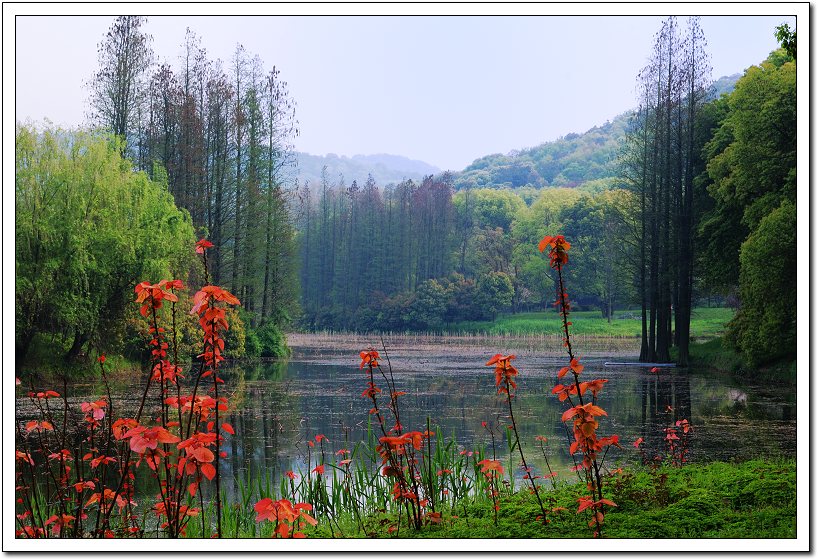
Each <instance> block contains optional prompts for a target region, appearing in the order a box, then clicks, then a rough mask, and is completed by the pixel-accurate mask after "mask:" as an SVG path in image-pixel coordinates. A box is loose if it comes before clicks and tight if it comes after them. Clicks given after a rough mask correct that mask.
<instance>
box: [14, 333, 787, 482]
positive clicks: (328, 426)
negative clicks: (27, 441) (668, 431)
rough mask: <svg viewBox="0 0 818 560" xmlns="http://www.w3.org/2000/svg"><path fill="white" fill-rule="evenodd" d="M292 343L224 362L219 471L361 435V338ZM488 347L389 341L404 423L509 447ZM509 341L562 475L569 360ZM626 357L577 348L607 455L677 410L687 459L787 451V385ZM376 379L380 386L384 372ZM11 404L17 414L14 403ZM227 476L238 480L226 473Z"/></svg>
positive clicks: (287, 461)
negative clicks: (225, 400) (321, 440)
mask: <svg viewBox="0 0 818 560" xmlns="http://www.w3.org/2000/svg"><path fill="white" fill-rule="evenodd" d="M291 345H292V346H293V355H292V357H291V358H290V359H289V360H286V361H270V362H261V363H254V364H244V365H238V366H231V367H229V368H225V370H224V371H223V372H222V377H223V378H224V379H225V382H226V383H225V387H226V393H228V394H230V395H231V403H232V406H231V410H233V411H232V412H230V413H229V414H228V417H227V418H225V419H224V420H225V421H227V422H230V423H231V424H232V425H233V427H234V429H235V432H236V434H235V436H229V437H228V438H227V440H226V444H225V451H227V453H228V457H227V458H225V459H223V460H222V463H221V466H222V472H223V474H224V475H226V476H231V477H233V478H234V479H235V478H239V479H242V480H247V479H248V478H250V479H254V478H256V477H258V476H259V474H260V473H262V474H264V475H266V476H270V477H272V479H273V480H274V481H275V480H277V479H279V477H280V476H281V475H282V473H284V472H285V471H288V470H294V471H299V470H301V471H302V472H303V471H305V469H306V468H307V460H306V458H307V453H308V449H309V452H310V453H311V455H312V463H311V466H314V465H315V453H316V450H317V448H316V449H310V448H308V446H307V445H306V442H307V441H310V440H314V437H315V436H316V435H317V434H323V435H325V436H326V437H327V438H328V440H329V443H326V442H325V451H326V453H327V462H333V459H331V458H330V455H332V457H333V458H334V453H335V451H337V450H338V449H341V448H347V449H352V448H353V446H354V443H355V442H358V441H361V440H363V439H365V438H366V433H367V423H368V418H369V409H370V408H371V401H369V399H367V398H364V397H362V396H361V393H362V392H363V391H364V389H366V387H367V381H368V376H367V374H366V371H365V370H361V369H360V368H359V364H360V359H359V357H358V351H359V350H360V349H361V348H363V347H364V346H363V345H360V344H359V342H358V341H346V342H345V343H344V344H342V345H341V344H340V343H339V346H337V347H333V345H332V343H327V341H326V340H323V341H322V340H321V339H319V338H315V339H311V338H310V337H309V336H303V335H301V336H299V337H298V339H297V340H294V341H291ZM488 348H489V347H488V346H484V345H482V344H478V345H462V344H451V343H447V342H445V341H438V342H427V343H424V344H416V343H411V341H406V342H404V343H401V344H395V346H392V347H390V348H389V358H390V361H391V366H392V370H393V372H394V379H395V384H396V388H397V390H399V391H404V392H405V393H406V394H405V395H403V396H401V397H400V399H399V403H400V407H401V421H402V424H403V426H404V429H405V430H407V431H409V430H421V431H422V430H425V429H426V425H427V418H428V422H429V423H430V425H431V426H432V429H433V431H438V428H439V432H442V433H443V434H445V436H446V438H447V439H450V438H454V439H456V441H457V444H458V446H459V447H461V448H462V449H464V450H473V449H474V448H475V447H477V446H479V445H484V446H486V448H487V450H488V452H489V453H491V436H490V433H489V431H488V430H487V429H486V428H484V427H483V425H482V423H483V422H487V425H488V426H489V427H494V428H495V433H496V434H498V435H496V436H495V437H496V438H497V439H496V442H497V443H496V450H497V455H498V458H499V457H504V458H507V457H508V453H507V447H506V444H505V440H504V435H503V432H504V431H505V426H506V425H507V424H508V417H507V414H508V411H507V404H506V401H505V399H504V398H503V397H501V396H498V395H497V391H496V388H495V386H494V373H493V368H491V367H486V366H485V363H486V361H487V360H488V359H489V358H490V357H491V356H492V355H493V354H494V353H495V352H496V351H495V350H494V349H488ZM500 351H501V352H503V353H508V352H515V349H514V347H513V346H511V347H507V348H505V349H503V348H501V349H500ZM518 352H519V354H518V358H517V359H516V360H515V362H514V364H515V365H516V367H517V368H518V370H519V372H520V373H519V375H518V376H517V383H518V387H517V397H516V398H515V399H514V407H515V417H516V419H517V423H518V427H519V430H520V436H521V439H522V441H523V445H524V449H525V450H526V452H527V456H528V459H529V462H530V463H533V464H534V466H535V469H538V470H540V471H543V470H545V462H544V460H543V458H542V454H541V452H540V450H539V448H538V447H535V441H534V437H535V436H537V435H543V436H545V437H546V438H548V443H547V444H546V449H547V451H548V458H549V462H550V466H551V468H552V469H553V470H555V471H558V472H559V473H560V474H561V475H564V476H563V477H562V478H567V477H570V476H572V475H571V474H570V472H569V471H570V467H571V466H573V462H572V459H571V457H570V456H569V455H568V453H567V447H568V439H567V435H566V428H565V426H564V425H563V423H562V422H561V421H560V417H561V415H562V413H563V411H564V410H565V408H566V405H565V404H564V403H560V402H559V401H558V399H557V398H556V396H554V395H552V394H551V389H552V387H553V386H554V385H555V384H556V382H557V380H556V372H557V371H558V370H559V368H560V367H562V366H563V365H566V362H567V360H566V359H565V358H564V357H562V356H560V355H559V350H558V349H553V348H552V349H543V350H542V351H540V350H538V349H537V348H531V347H526V348H521V349H520V350H518ZM381 356H382V358H383V356H384V353H383V351H381ZM632 359H633V356H628V355H625V354H622V353H621V352H620V353H618V354H617V355H616V356H614V357H611V356H609V355H607V356H606V355H604V354H600V353H599V352H596V353H593V354H591V355H590V356H587V357H585V358H582V363H583V364H584V365H585V371H584V372H583V375H582V378H583V379H585V380H590V379H594V378H606V379H608V380H609V382H608V383H607V385H606V386H605V388H604V390H603V391H602V392H601V393H600V396H599V401H598V404H599V405H600V406H601V407H602V408H604V409H605V410H606V411H607V412H608V416H607V417H603V418H601V419H600V426H599V434H600V435H602V436H605V435H611V434H617V435H619V438H620V441H621V443H622V449H616V448H611V452H610V453H609V455H608V457H607V458H606V460H605V465H606V466H607V467H609V468H615V467H616V466H617V465H624V464H627V463H635V462H638V461H639V454H638V453H637V451H636V450H635V449H634V447H633V446H632V442H633V441H634V440H635V439H636V438H638V437H642V438H644V440H645V443H644V447H645V449H646V451H648V452H649V453H651V454H653V453H656V452H662V450H663V449H664V444H663V438H664V433H663V429H664V428H665V427H667V426H669V425H672V424H673V422H675V421H676V420H679V419H688V420H689V421H690V423H691V424H692V426H693V432H692V439H691V443H690V445H691V447H690V460H691V461H694V462H708V461H715V460H722V461H729V460H742V459H748V458H753V457H759V456H785V457H794V456H795V452H796V404H795V390H794V388H793V389H791V390H788V392H784V393H782V390H781V388H780V387H773V388H766V389H765V388H764V387H762V386H759V385H755V384H751V383H746V382H744V381H741V380H737V379H733V378H730V377H726V376H724V375H721V374H717V373H715V372H709V371H687V370H680V369H671V368H668V369H662V370H661V372H660V373H659V374H652V373H650V370H649V368H646V367H640V366H617V367H611V366H606V365H605V363H606V362H609V361H614V360H615V361H629V360H632ZM384 365H385V362H384ZM385 369H386V368H385ZM376 384H378V385H379V386H381V387H383V388H385V383H383V382H382V380H381V382H378V380H376ZM69 394H71V395H72V398H71V402H72V403H73V402H77V401H82V400H89V399H90V398H91V397H94V398H96V397H97V396H98V395H99V396H101V395H102V392H101V391H100V388H99V387H91V386H88V385H78V386H76V387H73V388H70V390H69ZM139 397H141V390H140V389H138V388H137V386H136V385H134V387H133V389H132V390H124V391H122V394H121V395H120V396H119V397H118V396H116V395H115V396H114V401H115V406H117V407H120V408H119V410H120V411H122V413H125V412H126V411H127V410H128V409H129V408H135V407H136V405H137V403H138V399H139ZM21 402H22V401H21ZM384 404H385V402H384ZM77 406H78V405H77ZM117 414H119V413H117ZM19 416H25V414H24V413H23V411H22V410H18V417H19ZM388 422H389V421H388ZM390 425H391V424H390ZM515 464H516V455H515ZM520 476H521V473H519V472H518V473H517V477H518V478H519V477H520ZM225 486H227V487H228V491H232V492H236V491H238V488H237V484H236V483H235V482H234V483H233V484H232V485H230V484H227V485H225ZM231 486H232V488H231Z"/></svg>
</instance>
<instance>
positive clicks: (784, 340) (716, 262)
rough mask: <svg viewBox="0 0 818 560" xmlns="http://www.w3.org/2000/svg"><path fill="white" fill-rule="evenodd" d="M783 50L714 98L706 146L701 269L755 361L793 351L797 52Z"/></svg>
mask: <svg viewBox="0 0 818 560" xmlns="http://www.w3.org/2000/svg"><path fill="white" fill-rule="evenodd" d="M784 44H785V46H787V47H789V48H787V49H780V50H778V51H776V52H773V53H772V54H771V55H770V56H769V57H768V59H767V60H766V61H764V62H763V63H762V64H760V65H758V66H753V67H750V68H749V69H748V70H747V71H746V72H745V74H744V76H743V77H742V78H741V79H740V80H739V82H738V83H737V84H736V89H735V91H734V92H733V93H732V94H731V95H729V96H727V97H724V98H722V99H721V100H719V101H718V102H716V103H714V104H713V105H712V106H711V107H710V110H709V114H708V118H709V119H710V121H711V122H712V123H713V128H712V135H711V137H710V138H709V140H708V142H707V144H706V145H705V148H704V156H705V157H706V160H707V170H706V173H704V174H702V176H701V177H700V180H701V183H702V185H703V186H704V187H706V189H707V195H708V196H707V197H706V199H705V201H704V203H703V216H702V220H701V225H700V227H699V239H700V244H699V245H700V247H701V248H700V250H699V253H698V262H699V269H700V270H701V274H702V279H703V281H704V282H706V283H707V285H708V286H710V287H711V288H712V289H713V290H714V291H717V292H720V293H723V294H729V295H733V296H737V297H738V300H739V302H740V308H739V311H738V314H737V316H736V318H735V320H734V321H733V322H732V323H731V324H730V325H729V329H728V337H727V340H728V342H730V343H731V344H733V345H734V346H735V347H736V348H737V349H738V350H739V351H740V352H741V353H742V354H743V355H744V356H745V357H746V358H747V359H748V361H749V362H750V363H751V364H753V365H762V364H764V363H767V362H772V361H776V360H779V359H793V358H794V357H795V334H796V308H797V305H796V303H797V302H796V289H795V288H796V236H795V231H796V227H795V226H796V131H797V124H796V123H797V121H796V61H795V58H794V55H795V37H794V33H793V35H792V37H791V38H789V41H786V40H785V41H784Z"/></svg>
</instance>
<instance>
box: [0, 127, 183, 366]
mask: <svg viewBox="0 0 818 560" xmlns="http://www.w3.org/2000/svg"><path fill="white" fill-rule="evenodd" d="M15 183H16V186H15V211H16V216H15V240H16V251H15V268H16V284H15V288H16V305H15V308H16V321H15V324H16V343H17V351H18V356H20V357H22V356H24V355H25V352H26V349H27V346H28V344H29V342H30V340H31V337H32V336H33V334H34V333H36V332H60V333H66V332H67V333H70V334H71V335H72V336H73V337H74V342H75V344H74V348H73V350H74V351H75V352H76V351H79V349H80V348H81V347H82V346H83V345H84V343H85V342H87V341H89V340H90V341H94V342H96V343H97V344H99V342H100V340H99V336H100V334H101V333H102V332H105V333H106V339H107V338H109V337H111V336H112V335H113V334H114V333H115V332H116V331H117V330H118V329H120V328H121V327H122V317H123V311H124V310H125V308H126V306H127V305H128V304H129V303H130V301H131V299H132V295H133V287H134V285H135V284H136V283H138V282H140V281H143V280H146V279H149V280H152V281H158V280H160V279H163V278H165V279H169V278H177V277H181V276H183V275H184V273H186V272H187V271H188V270H189V269H190V267H191V263H192V260H193V258H194V253H193V251H192V247H193V243H194V241H195V238H194V236H193V227H192V225H191V221H190V216H189V214H188V213H187V212H185V211H183V210H179V209H177V208H176V206H175V205H174V203H173V198H172V197H171V195H170V194H169V193H168V192H167V188H166V187H165V186H164V185H161V184H158V183H155V182H152V181H150V180H149V179H148V178H147V176H146V175H145V174H144V173H135V172H133V171H132V168H131V164H130V162H129V161H127V160H125V159H122V157H121V156H120V150H119V144H118V143H117V142H112V141H110V140H108V139H105V138H102V137H99V136H95V135H93V134H89V133H86V132H81V131H64V130H59V129H45V130H42V131H39V130H36V129H34V128H29V127H25V126H18V127H17V133H16V181H15Z"/></svg>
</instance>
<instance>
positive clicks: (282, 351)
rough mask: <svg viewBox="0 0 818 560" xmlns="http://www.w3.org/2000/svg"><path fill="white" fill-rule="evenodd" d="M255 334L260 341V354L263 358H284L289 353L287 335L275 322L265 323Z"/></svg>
mask: <svg viewBox="0 0 818 560" xmlns="http://www.w3.org/2000/svg"><path fill="white" fill-rule="evenodd" d="M255 335H256V336H257V337H258V340H259V343H260V351H259V355H260V356H262V357H263V358H283V357H285V356H288V355H289V353H290V349H289V348H288V347H287V337H286V336H285V335H284V333H283V332H281V329H279V328H278V326H277V325H276V324H275V323H265V324H264V325H262V326H261V328H259V329H258V330H257V331H256V333H255Z"/></svg>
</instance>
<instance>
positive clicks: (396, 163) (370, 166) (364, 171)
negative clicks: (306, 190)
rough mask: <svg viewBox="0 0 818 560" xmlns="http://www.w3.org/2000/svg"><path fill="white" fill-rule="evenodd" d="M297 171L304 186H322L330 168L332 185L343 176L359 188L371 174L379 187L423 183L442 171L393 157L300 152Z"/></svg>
mask: <svg viewBox="0 0 818 560" xmlns="http://www.w3.org/2000/svg"><path fill="white" fill-rule="evenodd" d="M297 157H298V170H297V172H296V176H297V177H298V180H299V182H300V183H301V184H304V182H306V181H309V182H310V184H311V185H313V186H315V185H318V184H321V170H322V169H323V168H324V166H326V167H327V178H328V179H329V181H330V182H331V183H332V182H337V181H338V179H339V178H340V176H342V175H343V177H344V183H345V184H346V185H350V184H352V181H358V183H359V184H363V183H365V182H366V179H367V176H368V175H369V174H372V177H373V178H374V179H375V182H376V183H377V184H378V185H380V186H385V185H388V184H389V183H399V182H401V181H403V180H404V179H414V180H420V179H423V177H425V176H426V175H434V174H436V173H440V171H441V170H440V169H439V168H437V167H435V166H434V165H430V164H428V163H426V162H423V161H418V160H413V159H409V158H406V157H403V156H396V155H391V154H374V155H355V156H352V157H347V156H339V155H336V154H327V155H325V156H316V155H312V154H307V153H304V152H298V154H297Z"/></svg>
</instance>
